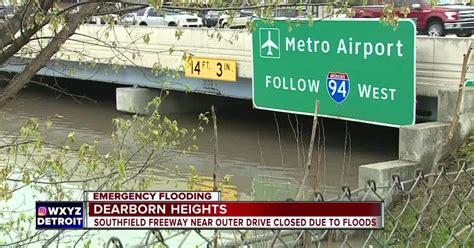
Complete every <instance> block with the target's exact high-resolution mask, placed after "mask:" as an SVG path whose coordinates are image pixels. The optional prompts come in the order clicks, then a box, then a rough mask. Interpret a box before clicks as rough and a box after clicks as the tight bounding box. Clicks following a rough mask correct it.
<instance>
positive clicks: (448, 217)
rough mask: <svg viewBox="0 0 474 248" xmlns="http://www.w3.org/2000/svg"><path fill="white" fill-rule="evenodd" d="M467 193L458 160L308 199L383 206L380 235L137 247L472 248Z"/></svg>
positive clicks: (223, 235)
mask: <svg viewBox="0 0 474 248" xmlns="http://www.w3.org/2000/svg"><path fill="white" fill-rule="evenodd" d="M473 189H474V167H473V165H472V164H471V162H469V161H466V160H458V161H457V162H454V163H451V164H449V165H447V166H444V167H441V168H440V170H439V171H438V172H437V173H430V174H426V175H425V174H424V173H423V171H421V170H419V171H417V172H416V175H414V178H411V179H409V180H404V181H402V180H401V178H400V177H399V176H398V175H393V177H392V181H391V182H390V183H388V185H376V184H375V183H374V182H373V181H369V182H367V185H366V187H365V188H359V189H356V190H351V189H350V188H349V187H342V194H341V195H340V196H338V197H335V198H332V199H325V198H324V195H323V194H321V193H318V192H316V193H315V194H314V200H315V201H373V200H380V201H385V202H386V209H385V219H384V223H385V228H384V230H307V231H298V230H288V231H280V232H276V231H264V230H252V231H250V230H247V231H219V232H214V231H199V230H183V231H172V232H170V231H164V230H150V231H149V232H148V234H147V237H146V238H145V239H144V240H143V242H142V244H141V245H139V246H137V247H157V246H158V247H188V245H189V243H187V245H185V244H186V242H187V241H189V239H191V237H192V239H193V240H194V242H196V243H197V244H196V245H200V247H206V246H207V247H214V246H215V243H214V237H215V236H214V235H216V237H217V246H218V247H474V234H473V232H474V219H473V217H474V193H473V191H474V190H473ZM387 203H388V204H387ZM196 240H198V241H196ZM112 243H115V244H118V243H119V241H118V240H115V242H110V244H112Z"/></svg>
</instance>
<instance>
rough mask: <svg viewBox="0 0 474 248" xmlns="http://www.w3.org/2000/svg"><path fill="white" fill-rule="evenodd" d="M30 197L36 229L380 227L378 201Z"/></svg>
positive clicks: (215, 195) (176, 195) (198, 195)
mask: <svg viewBox="0 0 474 248" xmlns="http://www.w3.org/2000/svg"><path fill="white" fill-rule="evenodd" d="M85 194H86V197H85V201H76V202H36V228H37V229H152V228H161V229H273V230H276V229H282V230H284V229H381V228H383V227H384V223H383V222H384V221H383V215H384V205H383V203H382V202H221V201H220V193H219V192H86V193H85Z"/></svg>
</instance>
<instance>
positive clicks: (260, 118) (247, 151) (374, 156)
mask: <svg viewBox="0 0 474 248" xmlns="http://www.w3.org/2000/svg"><path fill="white" fill-rule="evenodd" d="M61 86H62V87H65V88H70V90H72V92H74V93H76V94H81V95H82V94H85V95H87V96H88V97H90V98H92V99H94V100H95V101H96V102H92V101H89V100H81V101H80V102H78V101H76V100H75V99H73V98H72V97H70V96H65V95H63V94H60V93H58V92H54V91H51V90H49V89H46V88H44V87H39V86H34V87H29V88H27V89H25V90H23V91H22V92H21V94H20V95H18V97H17V98H16V99H15V100H14V101H13V102H11V103H9V104H8V105H7V106H6V107H4V108H3V109H0V116H1V118H0V132H1V133H3V135H5V134H6V133H10V132H14V131H15V130H16V129H18V127H19V126H20V125H22V124H24V123H25V122H26V121H27V120H28V119H29V118H32V117H35V118H41V119H45V118H47V117H49V116H54V115H57V114H58V115H62V116H63V118H62V119H59V120H56V121H55V123H54V128H52V129H51V131H49V132H48V133H46V137H47V139H49V140H50V141H60V140H63V139H64V138H65V137H66V136H67V134H68V133H69V132H72V131H74V132H75V133H76V135H77V137H78V142H86V141H87V142H90V141H93V140H98V141H100V142H101V144H102V147H105V148H106V149H107V144H109V143H110V134H111V132H112V129H113V126H112V122H111V120H112V119H113V118H115V117H124V118H129V117H130V115H128V114H124V113H120V112H117V111H116V110H115V88H114V86H112V85H108V84H101V83H89V82H83V81H69V82H62V83H61ZM180 94H183V93H172V94H171V95H170V97H169V98H168V99H167V101H171V102H172V101H174V100H175V99H174V98H175V97H176V96H177V95H180ZM180 99H182V97H180ZM186 99H188V101H191V102H197V101H199V102H202V101H205V102H209V103H212V102H217V101H214V100H216V99H217V98H216V97H211V96H204V95H196V94H188V95H186ZM221 100H222V99H221ZM217 109H218V132H219V160H220V170H219V173H220V175H224V174H225V175H231V176H232V177H231V183H232V184H234V185H236V186H237V188H238V190H239V191H240V192H242V193H245V194H246V195H249V194H251V192H252V181H253V179H254V178H255V177H262V176H265V177H271V178H275V179H276V178H280V179H283V181H294V182H295V183H298V182H299V180H300V178H301V174H302V173H303V170H302V168H303V167H304V163H305V162H304V161H305V157H306V156H307V152H308V141H309V139H310V134H311V125H312V118H311V117H307V116H295V115H287V114H281V113H279V114H274V113H272V112H267V111H259V110H255V109H252V104H251V101H247V100H233V99H226V100H225V102H224V103H220V104H219V105H217ZM202 111H207V110H205V109H203V110H202ZM198 114H199V111H196V112H186V113H172V114H169V115H168V116H169V117H170V118H174V119H176V120H177V121H178V123H180V124H181V125H182V126H184V127H188V128H191V127H194V126H196V124H197V121H198V120H197V116H198ZM275 118H276V119H277V120H278V126H279V129H277V124H276V121H275ZM290 123H291V124H290ZM297 127H299V128H297ZM320 127H323V128H322V129H323V130H324V132H320V133H319V134H318V138H317V141H316V143H318V140H319V149H322V148H323V145H324V148H325V149H324V153H322V154H323V155H320V156H318V153H317V152H318V150H317V149H315V153H314V154H313V165H314V166H313V169H312V171H311V174H310V175H311V176H310V182H309V183H308V185H309V186H312V185H314V183H315V180H316V179H315V174H316V172H315V171H316V169H315V168H316V167H317V165H318V164H319V166H320V180H319V183H320V184H321V185H326V186H329V187H330V188H332V189H334V190H335V191H339V190H340V187H341V185H349V186H351V188H353V187H357V186H358V166H359V165H363V164H368V163H373V162H380V161H386V160H393V159H396V158H397V149H398V148H397V146H398V130H397V129H393V128H384V127H377V126H373V125H365V124H359V123H351V122H346V121H340V120H332V119H321V122H320ZM295 129H298V130H299V131H294V130H295ZM278 130H279V132H278ZM346 130H347V131H348V135H346ZM296 132H297V134H298V135H299V137H300V138H299V140H300V143H303V145H301V144H300V146H299V150H300V151H299V155H298V148H297V142H296V138H295V133H296ZM212 135H213V133H212V127H211V126H207V127H206V130H205V132H204V133H203V134H202V135H201V136H200V137H199V138H198V140H197V141H196V143H197V145H198V146H199V147H200V151H199V152H196V153H192V154H189V155H187V156H186V157H184V158H182V159H181V160H179V161H177V162H176V163H177V164H179V165H180V166H181V167H182V169H183V170H187V168H188V167H189V165H195V166H196V167H197V170H198V173H199V174H200V175H205V176H211V175H212V171H213V163H214V162H213V161H214V158H213V143H212V141H211V139H212ZM277 182H278V181H277ZM159 185H160V184H157V185H155V187H156V188H157V189H159V188H160V187H161V186H159Z"/></svg>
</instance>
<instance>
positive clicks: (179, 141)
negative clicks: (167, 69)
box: [0, 94, 209, 247]
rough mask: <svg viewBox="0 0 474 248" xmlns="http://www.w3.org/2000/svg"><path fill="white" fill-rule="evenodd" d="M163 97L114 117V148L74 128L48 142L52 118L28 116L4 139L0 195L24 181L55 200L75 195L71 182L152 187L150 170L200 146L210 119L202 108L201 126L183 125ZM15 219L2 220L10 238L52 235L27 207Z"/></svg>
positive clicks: (13, 190) (10, 193) (7, 196)
mask: <svg viewBox="0 0 474 248" xmlns="http://www.w3.org/2000/svg"><path fill="white" fill-rule="evenodd" d="M165 96H166V94H165ZM161 103H162V98H160V97H157V98H155V99H154V100H153V101H152V102H150V103H149V104H148V106H147V109H148V110H149V111H150V114H149V115H147V116H140V115H134V116H133V117H131V118H116V119H114V120H113V122H112V124H113V125H114V127H115V130H114V132H113V133H112V148H111V149H106V150H104V151H102V150H103V149H101V147H100V145H101V144H100V143H99V142H98V141H92V142H88V143H79V144H78V143H77V140H78V138H77V137H76V136H77V135H76V133H74V132H70V133H69V134H67V135H65V138H64V141H63V142H61V143H49V142H48V141H47V140H46V139H45V138H44V137H43V135H42V134H43V133H44V132H47V130H48V129H50V128H52V127H54V125H53V123H52V120H51V119H48V120H47V121H45V123H44V124H43V123H41V122H40V121H39V120H38V119H31V120H29V121H28V122H27V123H26V124H25V125H24V126H23V127H21V128H20V129H19V133H18V135H17V136H16V137H14V138H12V139H5V140H8V141H4V139H0V156H2V158H3V156H7V157H6V159H5V163H3V162H2V164H0V200H1V201H5V202H9V200H10V199H11V198H12V196H13V195H14V194H15V193H16V192H19V191H20V190H21V189H22V188H24V187H29V189H28V190H33V191H34V192H37V194H38V195H39V196H40V198H38V200H51V201H54V200H72V198H71V197H72V196H73V189H72V188H71V187H70V185H77V186H79V187H80V189H81V190H94V191H100V190H147V189H149V188H150V187H151V186H152V185H153V183H154V182H155V180H157V178H158V177H157V176H156V175H154V173H151V172H150V170H153V169H156V168H157V167H165V166H167V165H168V163H170V162H171V161H174V160H175V159H178V158H179V157H180V156H182V155H183V154H185V152H189V151H196V150H197V149H198V148H197V146H196V145H194V144H193V142H194V140H195V139H196V135H198V133H197V131H196V130H201V129H203V127H202V125H201V124H204V123H207V122H208V121H209V117H207V116H206V115H207V114H202V115H200V116H199V121H198V122H197V123H198V124H197V127H196V128H193V129H192V130H188V129H186V128H182V127H180V126H179V125H178V122H177V121H176V120H172V119H170V118H168V117H166V116H162V115H161V114H160V112H159V108H160V105H161ZM4 142H6V143H4ZM75 192H77V189H76V191H75ZM11 219H12V220H11V221H7V222H2V221H0V229H1V230H2V232H3V233H5V234H7V235H8V237H12V240H10V241H8V240H5V241H8V242H13V241H16V239H18V238H22V239H26V241H25V242H27V241H31V240H28V237H31V239H33V236H34V235H38V236H37V237H35V238H38V237H43V238H44V237H47V236H48V232H46V233H44V232H38V233H36V231H34V230H33V229H31V228H27V226H28V225H29V224H31V221H32V220H33V217H31V216H28V215H26V213H22V214H20V215H18V216H17V217H14V218H13V217H12V218H11ZM33 224H34V223H33ZM49 234H51V233H49ZM2 237H7V236H3V235H2ZM8 242H7V243H8ZM90 245H91V242H90V240H88V241H84V246H85V247H90Z"/></svg>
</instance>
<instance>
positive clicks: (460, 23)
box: [352, 0, 474, 37]
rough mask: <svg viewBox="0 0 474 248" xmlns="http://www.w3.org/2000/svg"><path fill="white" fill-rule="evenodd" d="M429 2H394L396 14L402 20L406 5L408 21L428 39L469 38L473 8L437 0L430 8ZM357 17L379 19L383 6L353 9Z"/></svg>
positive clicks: (445, 0) (373, 5)
mask: <svg viewBox="0 0 474 248" xmlns="http://www.w3.org/2000/svg"><path fill="white" fill-rule="evenodd" d="M428 1H429V0H396V1H395V11H396V12H397V14H398V16H400V17H402V16H403V13H402V10H401V8H402V7H403V6H408V7H409V8H410V13H409V14H408V16H407V17H408V18H412V19H414V20H416V28H417V31H418V32H419V33H420V34H427V35H429V36H445V35H447V34H456V35H457V36H459V37H469V36H471V35H472V32H473V31H474V7H471V6H466V5H465V4H464V3H462V2H458V1H459V0H455V1H453V0H439V2H438V4H437V5H436V6H431V5H430V3H429V2H428ZM352 8H353V9H354V11H355V15H354V17H356V18H380V16H382V14H383V10H384V5H383V2H381V1H380V0H379V1H378V0H375V1H374V2H372V3H371V4H367V5H365V6H354V7H352Z"/></svg>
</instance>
